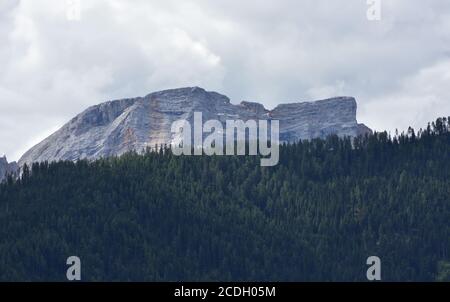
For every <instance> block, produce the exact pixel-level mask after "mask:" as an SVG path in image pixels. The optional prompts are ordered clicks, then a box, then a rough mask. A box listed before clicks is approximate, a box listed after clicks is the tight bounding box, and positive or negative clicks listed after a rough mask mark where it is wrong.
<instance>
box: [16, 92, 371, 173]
mask: <svg viewBox="0 0 450 302" xmlns="http://www.w3.org/2000/svg"><path fill="white" fill-rule="evenodd" d="M356 106H357V105H356V100H355V99H354V98H351V97H339V98H332V99H327V100H321V101H316V102H303V103H293V104H283V105H279V106H277V107H276V108H274V109H273V110H267V109H265V108H264V106H263V105H261V104H258V103H254V102H242V103H241V104H239V105H234V104H232V103H230V99H229V98H228V97H226V96H224V95H221V94H219V93H216V92H209V91H205V90H204V89H202V88H199V87H192V88H191V87H189V88H180V89H172V90H165V91H160V92H154V93H151V94H149V95H147V96H145V97H138V98H134V99H124V100H117V101H110V102H106V103H102V104H100V105H96V106H93V107H90V108H88V109H87V110H85V111H84V112H82V113H81V114H79V115H78V116H76V117H75V118H73V119H72V120H71V121H70V122H68V123H67V124H66V125H64V126H63V127H62V128H61V129H60V130H58V131H57V132H55V133H54V134H52V135H51V136H49V137H48V138H46V139H45V140H44V141H42V142H41V143H39V144H38V145H36V146H34V147H33V148H31V149H30V150H29V151H28V152H26V153H25V154H24V155H23V156H22V158H21V159H20V160H19V165H23V164H24V163H32V162H42V161H57V160H77V159H82V158H87V159H96V158H100V157H108V156H113V155H121V154H123V153H125V152H127V151H130V150H136V151H141V150H143V149H145V148H147V147H154V146H155V145H156V144H158V145H164V144H168V145H169V144H170V143H171V142H173V140H174V137H173V134H172V133H171V131H170V130H171V125H172V123H173V122H174V121H176V120H179V119H186V120H189V121H192V120H193V115H194V112H202V114H203V121H206V120H210V119H216V120H220V121H221V122H222V123H225V121H226V120H227V119H232V120H236V119H242V120H248V119H255V120H258V119H267V120H271V119H275V120H280V140H281V141H283V142H294V141H297V140H300V139H311V138H316V137H326V136H328V135H330V134H337V135H339V136H350V137H355V136H358V135H360V134H364V133H367V132H370V129H369V128H367V127H365V126H364V125H361V124H358V123H357V121H356Z"/></svg>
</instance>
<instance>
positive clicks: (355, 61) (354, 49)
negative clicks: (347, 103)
mask: <svg viewBox="0 0 450 302" xmlns="http://www.w3.org/2000/svg"><path fill="white" fill-rule="evenodd" d="M69 2H70V1H69ZM80 4H81V11H80V20H73V19H74V18H73V17H75V19H76V9H75V10H69V11H68V9H71V7H70V6H68V5H67V3H66V1H65V0H22V1H20V0H0V156H1V155H2V154H6V155H7V156H8V158H9V159H11V160H17V159H18V158H19V157H20V156H21V155H22V154H23V153H24V152H25V151H26V150H27V149H28V148H29V147H31V146H33V145H34V144H35V143H38V142H39V141H40V140H42V139H43V138H45V137H46V136H48V135H49V134H51V133H52V132H54V131H55V130H57V129H58V128H59V127H61V126H62V125H63V124H64V123H65V122H67V121H68V120H69V119H71V118H72V117H73V116H75V115H76V114H78V113H79V112H81V111H82V110H84V109H85V108H86V107H88V106H90V105H94V104H98V103H100V102H103V101H107V100H111V99H118V98H123V97H135V96H143V95H146V94H148V93H150V92H153V91H157V90H162V89H167V88H176V87H183V86H200V87H203V88H205V89H207V90H214V91H218V92H221V93H223V94H225V95H227V96H229V97H230V98H231V100H232V102H233V103H239V102H240V101H241V100H249V101H259V102H261V103H263V104H264V105H265V106H266V108H269V109H271V108H273V107H275V106H276V105H277V104H279V103H283V102H294V101H308V100H314V99H321V98H327V97H332V96H338V95H349V96H354V97H356V98H357V101H358V105H359V108H358V120H359V121H360V122H364V123H366V124H367V125H368V126H369V127H371V128H373V129H377V130H384V129H386V130H394V129H395V128H398V129H405V128H407V127H408V126H409V125H412V126H414V127H416V128H419V127H422V126H425V125H426V123H427V122H428V121H431V120H433V119H435V118H437V117H439V116H448V115H450V89H449V88H450V1H448V0H429V1H422V0H417V1H412V0H381V5H382V6H381V20H380V21H369V20H368V19H367V10H368V8H369V6H368V5H367V3H366V0H310V1H308V0H286V1H282V0H273V1H268V0H264V1H261V0H198V1H195V0H193V1H188V0H173V1H170V0H164V1H152V0H150V1H149V0H145V1H144V0H133V1H129V0H81V1H80ZM73 12H75V14H73Z"/></svg>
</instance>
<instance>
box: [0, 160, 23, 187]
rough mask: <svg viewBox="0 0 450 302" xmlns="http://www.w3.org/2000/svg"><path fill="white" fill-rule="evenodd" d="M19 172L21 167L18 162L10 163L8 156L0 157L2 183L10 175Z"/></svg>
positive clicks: (0, 178) (0, 179) (0, 180)
mask: <svg viewBox="0 0 450 302" xmlns="http://www.w3.org/2000/svg"><path fill="white" fill-rule="evenodd" d="M18 171H19V165H18V164H17V163H16V162H12V163H8V160H7V159H6V156H3V157H0V183H1V182H2V181H4V180H5V179H6V177H7V176H8V175H14V174H15V173H17V172H18Z"/></svg>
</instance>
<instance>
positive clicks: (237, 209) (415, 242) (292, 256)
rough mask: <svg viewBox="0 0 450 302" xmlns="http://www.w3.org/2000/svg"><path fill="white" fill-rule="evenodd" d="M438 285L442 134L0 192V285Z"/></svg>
mask: <svg viewBox="0 0 450 302" xmlns="http://www.w3.org/2000/svg"><path fill="white" fill-rule="evenodd" d="M72 255H76V256H78V257H80V259H81V265H82V280H83V281H130V280H135V281H248V280H250V281H366V280H367V279H366V270H367V268H368V266H367V264H366V259H367V258H368V257H369V256H373V255H374V256H378V257H379V258H380V259H381V265H382V272H381V275H382V280H383V281H445V280H446V281H449V280H450V125H449V120H448V119H447V118H442V119H438V120H437V121H436V122H433V123H432V124H431V125H429V126H428V127H427V128H426V129H425V130H421V131H418V132H417V133H416V132H414V131H413V130H412V129H409V130H408V131H407V132H406V133H402V134H400V135H392V137H391V136H390V135H389V134H387V133H375V134H373V135H370V136H366V137H360V138H357V139H355V140H351V139H349V138H337V137H333V136H331V137H329V138H328V139H326V140H320V139H317V140H312V141H303V142H298V143H296V144H291V145H283V146H281V148H280V162H279V164H278V165H277V166H275V167H260V159H259V158H258V157H255V156H212V157H210V156H181V157H180V156H174V155H173V154H171V152H170V151H169V150H167V149H161V150H159V151H158V152H150V151H148V152H146V153H145V154H140V155H139V154H136V153H127V154H125V155H123V156H121V157H118V158H108V159H102V160H97V161H94V162H88V161H78V162H76V163H73V162H57V163H40V164H33V166H32V167H25V168H24V169H23V173H22V176H21V177H20V179H17V180H14V179H13V178H12V177H9V178H8V180H7V181H6V183H4V184H2V185H0V281H64V280H66V269H67V265H66V259H67V258H68V257H69V256H72Z"/></svg>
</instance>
